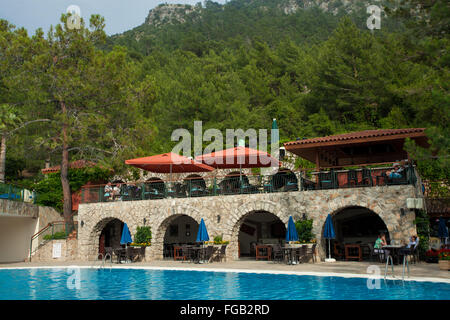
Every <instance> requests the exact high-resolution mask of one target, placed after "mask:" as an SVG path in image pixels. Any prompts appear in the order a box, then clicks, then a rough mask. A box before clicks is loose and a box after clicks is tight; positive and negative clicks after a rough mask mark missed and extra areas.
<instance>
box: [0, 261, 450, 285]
mask: <svg viewBox="0 0 450 320" xmlns="http://www.w3.org/2000/svg"><path fill="white" fill-rule="evenodd" d="M74 265H76V266H80V267H99V266H100V265H101V261H65V262H60V261H55V262H31V263H30V262H20V263H5V264H0V269H1V268H29V267H40V268H42V267H57V266H63V267H67V266H74ZM110 266H112V267H113V268H148V269H176V270H178V269H179V270H198V271H201V270H203V271H224V272H256V273H284V274H286V273H287V274H306V275H323V276H327V275H336V276H344V277H352V276H355V277H374V271H370V269H372V268H373V267H372V268H369V267H371V266H376V267H378V268H379V269H378V270H377V271H379V274H380V276H381V277H384V272H385V264H382V263H378V262H353V261H336V262H333V263H329V262H318V263H302V264H297V265H286V264H282V263H274V262H271V261H255V260H251V259H242V260H239V261H226V262H213V263H205V264H196V263H189V262H181V261H173V260H158V261H152V262H134V263H123V264H116V263H113V264H110V263H107V264H106V267H110ZM402 267H403V266H402V265H395V266H394V277H395V279H402ZM375 269H376V268H375ZM368 270H369V271H368ZM388 279H392V272H391V268H390V267H389V269H388ZM408 279H409V280H417V281H439V282H447V283H450V272H449V271H443V270H440V269H439V265H438V264H436V263H431V264H430V263H425V262H420V263H416V264H410V274H409V278H408V277H406V276H405V280H408Z"/></svg>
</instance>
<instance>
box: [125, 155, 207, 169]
mask: <svg viewBox="0 0 450 320" xmlns="http://www.w3.org/2000/svg"><path fill="white" fill-rule="evenodd" d="M125 163H126V164H129V165H132V166H134V167H137V168H140V169H144V170H147V171H151V172H157V173H170V174H172V173H182V172H206V171H212V170H214V168H213V167H210V166H208V165H206V164H203V163H200V162H197V161H195V160H192V159H189V158H187V157H184V156H180V155H178V154H175V153H172V152H169V153H163V154H158V155H156V156H150V157H143V158H137V159H130V160H125Z"/></svg>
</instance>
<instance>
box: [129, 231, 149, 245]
mask: <svg viewBox="0 0 450 320" xmlns="http://www.w3.org/2000/svg"><path fill="white" fill-rule="evenodd" d="M151 240H152V231H151V229H150V227H137V229H136V235H135V237H134V242H133V243H132V244H131V245H132V246H136V247H147V246H150V243H151Z"/></svg>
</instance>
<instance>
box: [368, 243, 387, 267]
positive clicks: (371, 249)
mask: <svg viewBox="0 0 450 320" xmlns="http://www.w3.org/2000/svg"><path fill="white" fill-rule="evenodd" d="M367 246H368V247H369V249H370V261H373V257H375V256H376V257H377V258H378V261H379V262H380V263H382V262H383V259H382V258H383V257H382V256H383V254H382V253H380V252H376V251H375V249H374V247H373V244H372V243H368V244H367Z"/></svg>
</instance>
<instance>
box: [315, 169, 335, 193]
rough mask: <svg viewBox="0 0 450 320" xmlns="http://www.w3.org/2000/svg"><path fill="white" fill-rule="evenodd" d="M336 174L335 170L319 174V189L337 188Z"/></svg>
mask: <svg viewBox="0 0 450 320" xmlns="http://www.w3.org/2000/svg"><path fill="white" fill-rule="evenodd" d="M335 175H336V173H335V172H334V171H333V170H330V171H329V172H319V187H320V189H334V188H336V181H337V179H336V177H335Z"/></svg>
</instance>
